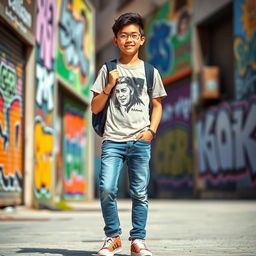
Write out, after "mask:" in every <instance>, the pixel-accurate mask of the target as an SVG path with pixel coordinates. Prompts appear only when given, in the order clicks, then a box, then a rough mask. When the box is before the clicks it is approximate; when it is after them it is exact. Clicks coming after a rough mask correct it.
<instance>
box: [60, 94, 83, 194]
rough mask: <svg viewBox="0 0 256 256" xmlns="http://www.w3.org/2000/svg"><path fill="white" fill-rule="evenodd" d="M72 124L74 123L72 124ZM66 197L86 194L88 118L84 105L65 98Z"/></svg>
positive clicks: (64, 152) (64, 157)
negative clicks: (86, 118) (86, 117)
mask: <svg viewBox="0 0 256 256" xmlns="http://www.w3.org/2000/svg"><path fill="white" fill-rule="evenodd" d="M70 124H72V125H70ZM63 132H64V134H63V149H62V150H63V169H64V185H63V187H64V191H63V193H64V198H66V199H81V198H84V197H85V196H86V191H87V186H86V185H87V175H86V164H85V162H86V161H85V160H86V154H85V150H86V139H85V138H86V134H85V133H86V120H85V111H84V110H83V107H82V106H78V105H77V104H74V103H73V102H71V101H70V100H67V99H66V100H65V103H64V117H63Z"/></svg>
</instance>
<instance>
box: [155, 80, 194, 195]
mask: <svg viewBox="0 0 256 256" xmlns="http://www.w3.org/2000/svg"><path fill="white" fill-rule="evenodd" d="M166 90H167V94H168V96H167V97H166V98H165V99H164V100H163V115H162V120H161V122H160V125H159V128H158V132H157V137H156V139H155V140H154V141H153V142H152V143H153V144H152V170H153V173H152V178H153V180H154V186H155V188H154V189H156V193H160V194H161V193H162V192H161V191H165V192H170V191H173V192H174V193H176V192H178V193H179V191H181V190H183V191H185V192H188V193H190V192H191V189H192V187H193V175H192V118H191V114H192V113H191V99H190V81H189V80H187V81H183V82H179V83H177V84H176V85H175V86H171V87H167V88H166Z"/></svg>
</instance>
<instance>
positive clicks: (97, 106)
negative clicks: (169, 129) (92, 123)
mask: <svg viewBox="0 0 256 256" xmlns="http://www.w3.org/2000/svg"><path fill="white" fill-rule="evenodd" d="M118 79H119V74H118V71H117V70H116V69H114V70H112V71H111V72H109V78H108V81H109V82H108V84H107V85H106V87H105V88H104V89H103V90H102V92H101V93H94V96H93V98H92V102H91V111H92V113H93V114H98V113H100V112H101V111H102V110H103V109H104V107H105V105H106V102H107V100H108V97H110V93H111V90H112V88H113V87H114V86H115V85H116V83H117V81H118Z"/></svg>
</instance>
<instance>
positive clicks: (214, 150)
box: [197, 99, 256, 176]
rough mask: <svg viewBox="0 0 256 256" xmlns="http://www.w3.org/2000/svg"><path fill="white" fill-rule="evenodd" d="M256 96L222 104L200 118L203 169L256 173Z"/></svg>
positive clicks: (200, 152)
mask: <svg viewBox="0 0 256 256" xmlns="http://www.w3.org/2000/svg"><path fill="white" fill-rule="evenodd" d="M255 117H256V100H255V99H254V100H253V102H251V103H250V104H248V103H246V102H241V104H238V103H236V104H232V105H227V104H225V105H224V106H221V107H219V108H217V110H216V111H208V112H206V115H205V118H204V119H202V120H199V121H198V122H197V136H198V142H199V166H200V173H201V174H204V173H206V172H207V171H210V172H211V173H212V174H213V175H214V176H216V175H218V174H220V173H221V172H222V173H223V172H230V171H233V172H235V173H234V174H238V173H239V172H244V171H246V170H248V169H249V170H250V171H251V174H252V176H255V175H256V158H255V155H256V134H255V131H256V118H255Z"/></svg>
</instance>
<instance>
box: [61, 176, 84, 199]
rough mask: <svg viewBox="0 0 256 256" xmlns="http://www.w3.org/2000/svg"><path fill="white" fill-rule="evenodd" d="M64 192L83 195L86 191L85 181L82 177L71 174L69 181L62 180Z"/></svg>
mask: <svg viewBox="0 0 256 256" xmlns="http://www.w3.org/2000/svg"><path fill="white" fill-rule="evenodd" d="M64 191H65V193H67V194H71V195H75V194H81V195H83V194H84V193H85V191H86V180H85V179H84V177H79V176H77V174H76V173H74V172H73V173H72V177H71V179H70V180H68V181H66V180H64Z"/></svg>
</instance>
